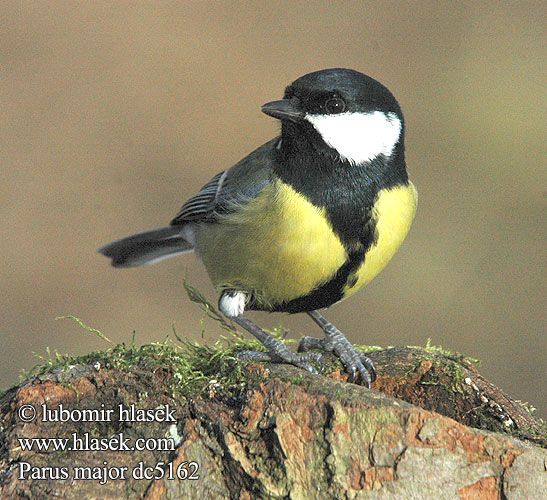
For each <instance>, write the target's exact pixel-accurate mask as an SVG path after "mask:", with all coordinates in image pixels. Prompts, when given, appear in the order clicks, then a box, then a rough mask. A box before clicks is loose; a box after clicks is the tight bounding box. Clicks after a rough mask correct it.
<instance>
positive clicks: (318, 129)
mask: <svg viewBox="0 0 547 500" xmlns="http://www.w3.org/2000/svg"><path fill="white" fill-rule="evenodd" d="M262 111H263V112H264V113H266V114H267V115H270V116H273V117H275V118H278V119H280V120H281V123H282V140H283V141H285V140H287V141H291V140H295V141H298V142H301V141H308V142H310V143H312V144H314V146H315V149H319V150H321V149H324V150H330V151H333V152H335V154H336V155H338V156H339V157H340V158H341V159H343V160H346V161H348V162H350V163H352V164H362V163H365V162H370V161H372V160H373V159H374V158H376V157H378V156H379V155H384V156H390V155H391V154H392V152H393V151H394V148H395V146H396V145H397V144H402V140H403V128H404V124H403V115H402V112H401V108H400V107H399V103H398V102H397V100H396V99H395V97H393V94H392V93H391V92H390V91H389V90H388V89H387V88H386V87H384V86H383V85H382V84H381V83H379V82H377V81H376V80H374V79H373V78H371V77H369V76H367V75H364V74H362V73H359V72H358V71H354V70H351V69H341V68H334V69H325V70H321V71H315V72H313V73H309V74H307V75H304V76H302V77H300V78H298V79H297V80H295V81H294V82H293V83H292V84H291V85H289V86H288V87H287V88H286V89H285V96H284V98H283V99H281V100H279V101H274V102H270V103H267V104H265V105H264V106H263V107H262Z"/></svg>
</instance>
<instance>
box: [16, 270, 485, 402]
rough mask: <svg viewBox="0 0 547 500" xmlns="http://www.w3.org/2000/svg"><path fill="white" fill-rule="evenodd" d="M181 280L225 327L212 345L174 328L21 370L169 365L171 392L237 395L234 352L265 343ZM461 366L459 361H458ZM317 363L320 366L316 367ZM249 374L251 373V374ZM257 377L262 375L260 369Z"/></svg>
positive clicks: (335, 363)
mask: <svg viewBox="0 0 547 500" xmlns="http://www.w3.org/2000/svg"><path fill="white" fill-rule="evenodd" d="M183 285H184V287H185V289H186V292H187V293H188V297H189V298H190V300H191V301H193V302H195V303H197V304H198V305H199V307H200V309H201V310H202V311H203V313H204V317H203V318H202V333H203V332H204V326H203V325H204V319H205V318H209V319H212V320H214V321H216V322H217V323H218V324H219V326H220V327H221V329H222V330H224V331H225V332H226V334H225V335H221V338H220V340H218V341H217V342H215V343H214V344H213V345H212V346H206V345H200V344H198V343H196V342H189V341H188V340H185V339H182V338H181V337H179V335H178V334H177V332H176V331H175V330H173V335H174V339H171V338H170V337H169V336H167V337H166V338H165V339H164V340H163V341H162V342H152V343H150V344H145V345H141V346H137V345H135V338H134V337H135V335H134V333H133V339H132V340H131V342H130V343H129V344H126V343H122V344H117V345H112V346H111V347H109V348H108V349H105V350H100V351H94V352H91V353H89V354H85V355H83V356H78V357H74V356H71V355H69V354H59V353H58V352H57V351H55V352H51V350H50V349H49V348H47V349H46V355H45V356H42V355H36V354H35V356H36V357H37V358H38V359H39V360H40V362H39V363H38V364H36V365H35V366H34V367H32V368H31V369H30V370H28V371H25V370H23V372H22V376H23V377H24V378H28V377H30V376H40V375H44V374H46V373H50V372H52V371H53V370H56V371H60V379H61V383H62V384H65V385H66V386H67V387H69V388H72V389H73V387H72V386H71V385H70V384H68V383H66V382H65V381H64V374H65V373H67V372H68V370H70V369H71V368H72V367H74V366H75V365H90V364H91V365H94V364H95V365H96V364H97V363H98V364H99V365H100V366H101V367H103V368H107V369H115V370H122V371H126V372H133V373H137V372H139V371H145V372H146V371H148V372H154V371H156V370H158V369H163V370H165V371H166V372H167V373H168V375H170V377H168V383H167V388H166V390H167V391H169V393H170V395H171V396H183V397H185V398H187V399H190V398H194V397H197V396H198V395H200V394H202V393H203V392H204V391H205V390H206V389H207V388H208V387H210V386H212V387H214V390H215V392H218V391H219V390H221V391H223V392H224V393H227V394H228V395H235V394H236V393H238V392H239V391H240V390H241V389H242V388H243V387H244V386H245V385H246V384H248V383H249V382H251V383H253V382H257V381H252V380H251V381H249V380H248V379H244V378H243V376H242V372H241V363H238V362H237V359H236V356H237V354H238V353H240V352H241V351H245V350H250V351H264V350H265V348H264V346H263V345H262V344H261V343H260V342H259V341H258V340H255V339H252V338H251V339H249V338H246V337H244V336H243V335H242V334H241V333H239V332H238V331H237V330H236V328H235V326H234V324H233V323H232V322H231V321H229V320H227V319H226V318H225V317H224V316H223V315H222V314H221V313H220V312H218V311H217V310H216V308H215V307H214V306H213V305H212V304H211V303H210V302H209V301H207V299H206V298H205V297H204V295H203V294H202V293H201V292H200V291H199V290H198V289H197V288H195V287H193V286H192V285H190V284H189V283H188V282H187V280H186V279H185V280H184V282H183ZM57 319H72V320H74V321H76V322H77V323H78V325H80V326H81V327H82V329H83V330H85V331H87V332H90V333H93V334H95V335H97V336H98V337H99V338H100V339H102V340H103V341H105V342H108V343H110V344H112V342H111V341H110V340H109V339H108V338H107V337H106V336H105V335H104V334H103V333H102V332H101V331H99V330H97V329H95V328H91V327H89V326H86V325H85V324H84V323H83V322H82V321H81V320H80V319H79V318H77V317H75V316H62V317H60V318H57ZM270 333H271V334H272V335H274V336H275V337H276V338H277V339H278V340H279V341H281V342H283V343H285V344H292V343H295V342H296V341H295V340H290V339H286V338H285V337H286V332H285V331H284V330H283V329H282V328H276V329H274V330H273V331H271V332H270ZM356 347H357V349H359V350H360V351H362V352H365V353H368V352H373V351H379V350H382V349H383V348H382V347H379V346H362V345H358V346H356ZM418 349H422V350H425V351H427V352H429V353H435V354H440V355H442V356H445V357H448V358H450V359H452V360H454V361H456V363H477V360H475V359H472V358H467V357H463V356H461V355H460V354H457V353H456V354H455V353H452V352H449V351H447V350H446V349H443V348H442V347H438V346H432V345H431V343H430V341H429V340H428V342H427V345H426V346H425V348H424V347H419V348H418ZM455 366H456V367H457V365H455ZM317 368H319V367H317ZM337 369H343V366H342V364H341V362H340V360H338V359H336V358H332V357H330V358H329V361H328V362H327V366H325V372H326V373H330V372H332V371H335V370H337ZM454 370H455V373H454V383H453V386H452V387H451V388H447V390H448V389H451V390H456V391H461V387H460V385H461V384H460V382H461V380H462V378H463V372H460V373H459V372H458V370H457V368H454ZM247 377H248V374H247ZM257 377H259V378H260V377H261V376H260V375H257ZM302 380H303V377H291V378H290V382H292V383H295V384H298V383H301V382H302ZM424 383H431V384H433V383H436V381H435V380H429V381H424Z"/></svg>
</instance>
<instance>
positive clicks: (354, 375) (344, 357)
mask: <svg viewBox="0 0 547 500" xmlns="http://www.w3.org/2000/svg"><path fill="white" fill-rule="evenodd" d="M310 349H321V350H323V351H325V352H332V353H334V354H335V355H336V356H337V357H338V358H339V359H340V361H341V362H342V364H343V365H344V368H345V369H346V372H347V373H348V374H349V378H348V380H349V381H350V382H357V381H358V380H360V381H361V382H362V383H363V384H364V385H365V386H366V387H368V388H370V385H371V384H372V382H374V381H375V380H376V369H375V368H374V363H373V362H372V360H371V359H370V358H369V357H368V356H366V355H365V354H364V353H362V352H359V351H358V350H357V349H356V348H355V346H354V345H353V344H351V343H350V342H349V341H348V340H347V339H346V338H345V337H344V336H343V335H342V334H341V333H340V335H336V334H335V335H331V336H330V337H325V338H323V339H318V338H315V337H303V338H302V339H301V340H300V343H299V344H298V352H306V351H308V350H310ZM322 365H323V364H322Z"/></svg>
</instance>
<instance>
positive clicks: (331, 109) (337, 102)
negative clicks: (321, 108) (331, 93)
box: [325, 97, 346, 115]
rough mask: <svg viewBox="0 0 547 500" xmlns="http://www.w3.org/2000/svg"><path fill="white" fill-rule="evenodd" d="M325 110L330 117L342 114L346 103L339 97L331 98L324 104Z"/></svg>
mask: <svg viewBox="0 0 547 500" xmlns="http://www.w3.org/2000/svg"><path fill="white" fill-rule="evenodd" d="M325 109H326V110H327V113H329V114H331V115H335V114H337V113H343V112H344V111H345V110H346V103H345V102H344V100H343V99H341V98H340V97H331V98H330V99H328V100H327V102H325Z"/></svg>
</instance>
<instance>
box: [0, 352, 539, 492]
mask: <svg viewBox="0 0 547 500" xmlns="http://www.w3.org/2000/svg"><path fill="white" fill-rule="evenodd" d="M370 357H371V358H373V360H374V361H375V363H376V366H377V370H378V373H379V376H378V380H377V381H376V382H375V383H374V385H373V390H369V389H366V388H364V387H362V386H359V385H355V384H352V383H348V382H347V381H346V380H345V379H346V378H347V377H346V376H345V375H343V374H342V373H341V370H340V369H339V365H337V363H336V362H329V363H327V370H326V375H327V376H325V375H312V374H310V373H307V372H304V371H302V370H299V369H297V368H295V367H292V366H288V365H274V364H254V363H249V364H247V365H245V366H244V372H243V373H244V379H245V382H244V386H243V387H241V388H239V390H238V395H237V396H236V397H234V396H233V392H227V391H226V390H225V388H223V387H219V386H218V384H216V383H215V381H214V380H212V381H211V382H210V384H209V386H208V389H207V391H206V392H205V393H203V394H201V395H200V396H198V397H195V398H193V399H185V398H177V397H175V396H173V394H172V393H171V391H169V390H168V389H167V388H168V387H169V383H170V382H172V377H173V376H175V375H176V374H173V373H172V371H171V370H170V369H169V367H164V368H161V369H156V370H148V371H147V370H140V369H137V368H135V369H132V370H130V371H121V370H112V369H104V368H103V367H102V366H101V365H100V364H99V363H94V364H88V365H76V366H71V367H70V368H69V369H68V370H64V371H62V370H54V371H53V372H52V373H49V374H46V375H42V376H40V377H33V378H31V379H29V380H26V381H24V382H23V383H21V384H20V385H18V386H16V387H13V388H11V389H9V390H8V391H7V392H6V393H4V394H3V395H2V397H1V398H0V416H1V419H2V420H1V422H2V427H1V435H0V439H1V441H0V497H1V498H2V499H20V498H31V499H42V498H43V499H45V498H50V497H59V498H65V499H83V498H85V499H93V498H100V499H103V500H106V499H111V498H112V499H123V498H141V499H147V500H152V499H162V498H188V499H209V498H210V499H224V498H226V499H249V500H250V499H262V498H264V499H270V498H276V499H277V498H284V499H292V500H296V499H305V500H313V499H318V500H319V499H321V500H324V499H331V498H332V499H374V500H391V499H393V500H395V499H396V500H420V499H427V500H431V499H443V500H444V499H447V500H451V499H454V500H456V499H457V500H494V499H495V500H526V499H534V500H538V499H540V498H547V473H546V469H547V467H546V464H547V451H546V450H545V449H544V447H545V445H546V435H545V432H544V428H543V427H542V426H541V425H540V423H539V422H537V421H536V420H535V419H534V418H533V417H532V416H531V415H530V414H529V413H528V411H527V410H526V409H525V408H523V407H522V406H521V405H519V404H518V403H515V402H514V401H512V400H511V399H509V398H508V397H507V396H506V395H505V394H503V393H502V392H501V391H500V390H499V389H497V388H496V387H494V386H493V385H492V384H490V383H489V382H487V381H486V380H484V378H483V377H481V376H480V374H479V373H478V372H477V371H476V369H475V368H474V367H473V366H472V365H470V364H469V363H466V362H465V361H464V360H461V359H455V358H451V357H447V356H444V355H442V354H437V353H431V352H427V351H425V350H422V349H411V348H393V349H387V350H384V351H378V352H373V353H371V354H370ZM331 361H332V360H331ZM329 366H330V367H331V368H328V367H329ZM230 394H232V395H230ZM25 405H29V406H25ZM43 405H45V408H47V409H48V410H58V411H57V413H56V414H53V415H54V416H55V415H56V419H57V421H43V420H44V418H43V417H44V413H43V409H44V406H43ZM119 405H122V406H121V408H122V409H123V410H124V411H125V410H127V411H128V412H129V411H130V410H131V409H133V411H134V414H133V417H135V416H136V415H141V416H142V415H146V413H141V414H139V413H138V410H150V413H149V416H150V417H153V418H152V420H151V421H146V422H142V421H141V422H138V421H129V420H128V419H126V418H125V417H128V416H129V413H124V412H123V411H121V410H120V406H119ZM22 407H23V408H26V409H27V410H28V411H32V410H30V407H32V408H35V409H36V410H37V416H36V418H35V419H34V420H33V421H28V422H24V421H22V419H26V420H29V414H28V412H27V413H25V412H24V411H22V410H21V408H22ZM61 409H64V410H65V414H64V416H65V417H67V415H68V416H69V417H67V418H65V419H64V421H61V420H63V418H62V417H63V415H62V412H61V411H60V410H61ZM84 409H85V410H90V409H94V410H96V412H95V413H90V414H89V415H92V416H93V417H94V418H92V420H91V421H83V420H82V416H83V415H84V413H83V412H82V410H84ZM76 410H79V412H78V411H76ZM106 410H112V413H111V414H108V415H105V414H104V412H105V411H106ZM101 411H103V413H99V412H101ZM67 412H68V413H67ZM70 412H72V413H70ZM120 412H121V413H120ZM45 415H46V416H47V415H48V414H47V412H46V413H45ZM89 415H88V416H89ZM100 415H102V416H104V417H110V418H103V419H102V421H99V419H98V416H100ZM50 416H51V415H50ZM50 420H51V418H50ZM485 429H486V430H485ZM120 436H122V437H120ZM25 438H29V439H35V438H67V439H68V440H69V442H70V443H71V444H73V443H75V442H76V443H79V442H78V441H75V440H76V439H81V440H82V442H81V443H82V444H84V443H85V440H86V439H87V444H88V447H89V446H90V444H91V443H95V444H96V446H99V444H100V443H103V445H104V446H106V448H108V449H99V450H87V451H76V450H74V449H72V450H68V451H53V450H52V449H50V450H49V451H47V452H46V451H44V450H42V451H37V450H36V449H34V450H25V449H24V447H25V443H28V441H24V439H25ZM111 438H114V440H113V441H109V439H111ZM164 438H167V439H168V440H171V441H172V444H173V449H172V450H170V449H166V450H160V449H157V448H158V443H159V442H160V441H159V439H164ZM93 439H95V441H93ZM101 439H103V440H104V441H101ZM123 439H127V446H129V447H131V446H134V445H136V440H137V439H141V440H142V441H141V443H148V444H149V447H152V448H154V447H155V448H156V449H153V450H152V449H150V450H146V449H145V450H142V451H137V450H132V451H128V450H125V449H121V450H117V449H115V448H116V447H118V446H119V445H120V443H121V442H122V441H123ZM171 441H166V443H167V442H171ZM33 443H34V445H36V441H35V442H33ZM150 443H151V444H150ZM160 448H161V446H160ZM122 468H125V469H126V470H125V471H124V470H122ZM63 471H64V472H63ZM146 472H150V474H149V476H150V477H144V478H141V476H146ZM86 474H87V475H88V476H89V477H88V476H86ZM64 475H66V476H67V477H66V478H64V477H62V476H64ZM120 475H121V477H123V478H124V479H117V478H116V477H115V476H120ZM101 483H102V484H101Z"/></svg>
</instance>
